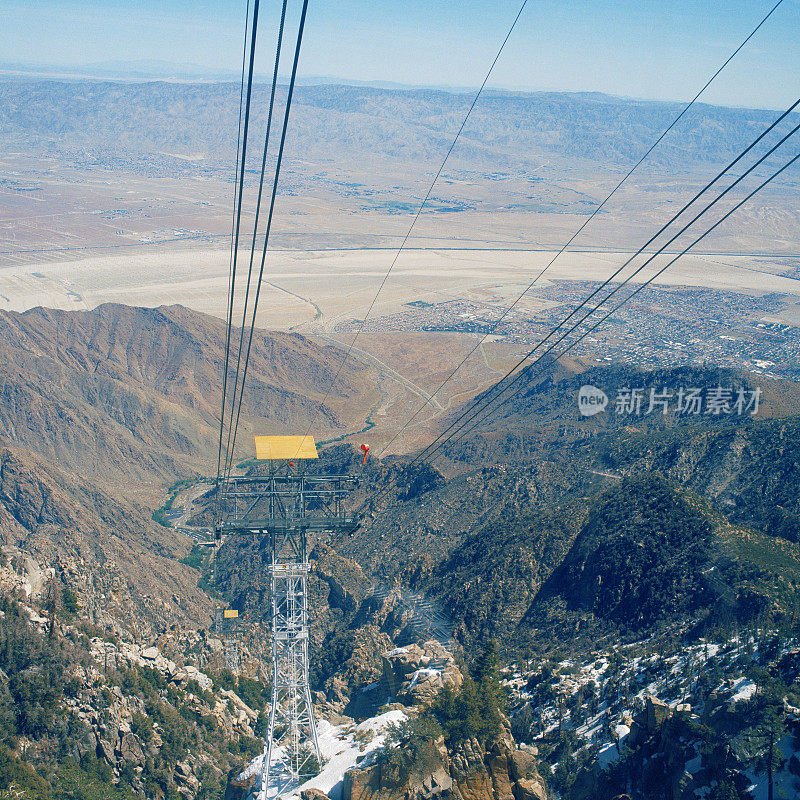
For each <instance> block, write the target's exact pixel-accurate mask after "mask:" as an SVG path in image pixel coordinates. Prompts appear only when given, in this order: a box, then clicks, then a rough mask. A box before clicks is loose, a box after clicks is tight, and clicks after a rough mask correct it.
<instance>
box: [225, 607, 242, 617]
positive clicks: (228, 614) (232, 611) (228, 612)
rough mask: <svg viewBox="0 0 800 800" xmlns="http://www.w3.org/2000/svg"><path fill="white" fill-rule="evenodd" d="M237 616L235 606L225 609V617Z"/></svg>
mask: <svg viewBox="0 0 800 800" xmlns="http://www.w3.org/2000/svg"><path fill="white" fill-rule="evenodd" d="M238 616H239V612H238V611H237V610H236V609H235V608H226V609H225V619H236V618H237V617H238Z"/></svg>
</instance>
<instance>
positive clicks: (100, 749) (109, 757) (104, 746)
mask: <svg viewBox="0 0 800 800" xmlns="http://www.w3.org/2000/svg"><path fill="white" fill-rule="evenodd" d="M96 752H97V757H98V758H101V759H103V760H104V761H106V762H108V763H109V764H113V763H114V762H115V761H116V759H115V758H114V746H113V745H112V744H111V742H109V741H108V740H107V739H101V738H100V737H99V736H98V738H97V750H96Z"/></svg>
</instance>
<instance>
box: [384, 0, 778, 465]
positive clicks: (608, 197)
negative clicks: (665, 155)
mask: <svg viewBox="0 0 800 800" xmlns="http://www.w3.org/2000/svg"><path fill="white" fill-rule="evenodd" d="M782 2H783V0H778V2H777V3H775V5H774V6H772V8H771V9H770V10H769V11H768V12H767V14H766V15H765V16H764V17H763V18H762V19H761V21H760V22H759V23H758V25H756V27H755V28H753V30H752V31H751V32H750V33H749V35H748V36H747V37H746V38H745V39H744V40H743V41H742V42H741V44H740V45H739V46H738V47H737V48H736V49H735V50H734V51H733V52H732V53H731V54H730V56H728V58H727V59H726V60H725V61H724V62H723V63H722V64H721V65H720V67H719V68H718V69H717V71H716V72H715V73H714V74H713V75H712V76H711V77H710V78H709V79H708V80H707V81H706V82H705V84H704V85H703V87H702V88H701V89H700V91H699V92H697V94H696V95H695V96H694V97H693V98H692V99H691V100H690V101H689V102H688V103H687V104H686V105H685V106H684V107H683V109H682V110H681V112H680V113H679V114H678V116H677V117H675V119H673V120H672V122H671V123H670V124H669V125H668V126H667V128H666V129H665V130H664V132H663V133H662V134H661V135H660V136H659V137H658V138H657V139H656V140H655V141H654V142H653V144H652V145H650V147H649V148H648V149H647V151H646V152H645V153H644V155H642V157H641V158H640V159H639V160H638V161H637V162H636V163H635V164H634V165H633V166H632V167H631V168H630V169H629V170H628V172H627V173H625V175H624V176H623V177H622V180H620V181H619V183H617V185H616V186H614V188H613V189H612V190H611V191H610V192H609V193H608V194H607V195H606V197H605V199H604V200H603V202H602V203H600V205H598V206H597V207H596V208H595V209H594V210H593V211H592V213H591V214H590V215H589V217H588V218H587V219H586V220H584V222H583V223H582V224H581V225H580V226H579V228H578V229H577V230H576V231H575V233H574V234H572V236H571V237H570V238H569V239H568V240H567V242H566V243H565V244H564V245H563V246H562V247H561V248H560V249H559V250H558V251H557V252H556V254H555V255H554V256H553V257H552V258H551V259H550V261H548V263H547V264H546V265H545V266H544V268H543V269H542V270H541V271H540V272H539V273H537V274H536V276H535V277H534V279H533V280H532V281H531V282H530V283H529V284H528V286H527V287H526V288H525V289H524V291H523V292H522V293H521V294H520V295H519V296H518V297H517V298H516V300H514V302H513V303H512V304H511V305H510V306H507V307H506V308H504V309H503V310H502V312H501V314H500V316H499V317H498V318H497V319H496V320H495V321H494V322H493V323H492V325H491V327H490V328H489V330H487V331H486V332H485V333H484V334H483V336H482V337H481V338H480V339H479V340H478V342H477V344H476V345H475V346H474V347H473V348H472V349H471V350H469V351H468V352H467V354H466V355H465V356H464V357H463V358H462V359H461V360H460V361H459V362H458V364H456V366H455V369H453V371H452V372H451V373H450V374H449V375H448V376H447V377H446V378H445V379H444V380H443V381H442V382H441V383H440V384H439V386H438V387H437V388H436V390H435V391H434V392H433V394H431V395H429V397H428V398H426V400H425V402H424V403H422V405H420V406H419V408H417V409H416V411H414V413H413V414H412V415H411V416H410V417H409V418H408V419H407V420H406V422H405V423H404V424H403V425H402V427H401V428H400V429H399V430H398V431H397V433H395V434H394V436H392V438H391V439H390V440H389V441H388V442H387V443H386V444H385V445H384V446H383V449H382V450H381V451H380V452H379V453H378V454H377V455H378V457H380V456H382V455H383V454H384V453H385V452H386V451H387V450H388V449H389V447H390V446H391V444H392V443H393V442H394V441H395V440H396V439H397V438H398V437H399V436H400V435H401V434H402V433H403V431H405V430H406V428H407V427H408V426H409V425H410V424H411V423H412V422H413V421H414V420H415V419H416V418H417V416H418V415H419V414H420V413H421V412H422V411H423V409H424V408H425V407H426V406H427V405H429V404H430V402H431V400H432V399H433V398H434V397H436V395H438V394H439V392H440V391H441V390H442V389H443V388H444V386H445V385H446V384H447V383H449V382H450V381H451V380H452V379H453V377H454V376H455V375H456V373H457V372H458V371H459V370H460V369H461V367H463V366H464V364H465V363H466V362H467V361H468V360H469V359H470V358H471V357H472V355H473V353H475V351H476V350H477V349H478V348H479V347H481V345H483V344H484V342H485V341H486V340H487V339H488V338H489V336H491V335H492V334H493V333H494V331H495V330H496V329H497V328H498V326H499V325H500V323H501V322H502V321H503V320H504V319H505V318H506V317H507V316H508V314H509V313H511V311H513V309H514V308H516V306H517V305H518V304H519V303H520V302H521V301H522V299H523V298H524V297H525V295H526V294H527V293H528V292H529V291H530V290H531V289H532V288H533V287H534V285H535V284H536V283H537V281H538V280H539V278H541V277H542V275H544V273H545V272H547V271H548V270H549V269H550V267H552V266H553V264H554V263H555V262H556V260H557V259H558V258H559V257H560V256H561V255H562V253H564V251H565V250H566V249H567V248H568V247H569V246H570V245H571V244H572V243H573V242H574V241H575V239H577V238H578V236H579V235H580V234H581V233H582V232H583V230H584V228H586V227H587V226H588V225H589V223H590V222H591V221H592V220H593V219H594V218H595V217H596V216H597V215H598V214H599V213H600V211H601V210H602V209H603V208H604V207H605V205H606V204H607V203H608V201H609V200H611V198H612V197H613V196H614V195H615V194H616V193H617V191H618V190H619V189H620V188H621V187H622V185H623V184H624V183H626V181H627V180H628V178H630V176H631V175H632V174H633V173H634V172H635V171H636V170H637V169H638V168H639V167H640V166H641V164H642V163H643V162H644V161H645V160H646V159H647V157H648V156H649V155H650V154H651V153H652V152H653V150H655V149H656V147H658V145H659V144H660V143H661V142H662V141H663V139H664V138H665V137H666V136H667V134H668V133H669V132H670V131H671V130H672V129H673V128H674V127H675V126H676V125H677V124H678V122H679V121H680V120H681V119H682V118H683V117H684V115H685V114H686V112H687V111H689V109H690V108H691V107H692V106H693V105H694V104H695V103H696V102H697V100H698V99H699V98H700V96H701V95H702V94H703V92H705V90H706V89H707V88H708V87H709V86H710V85H711V84H712V82H713V81H714V80H715V79H716V78H717V76H718V75H719V74H720V73H721V72H722V71H723V70H724V69H725V67H727V66H728V64H730V62H731V61H732V60H733V59H734V58H735V56H736V55H737V54H738V53H739V51H740V50H741V49H742V48H743V47H744V46H745V45H746V44H747V43H748V42H749V41H750V39H752V38H753V36H755V34H756V33H757V32H758V30H759V29H760V28H761V27H762V25H764V23H765V22H766V21H767V20H768V19H769V18H770V17H771V16H772V14H773V13H774V12H775V11H776V10H777V8H778V6H780V5H781V3H782ZM787 113H789V112H787ZM742 155H744V153H743V154H742ZM691 202H693V201H690V203H691ZM659 233H661V231H659ZM659 233H657V234H656V235H655V236H654V237H653V239H655V238H656V236H658V235H659ZM651 241H652V239H651ZM648 244H649V242H648ZM612 277H613V276H612ZM601 288H602V287H601Z"/></svg>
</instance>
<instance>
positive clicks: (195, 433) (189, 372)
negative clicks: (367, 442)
mask: <svg viewBox="0 0 800 800" xmlns="http://www.w3.org/2000/svg"><path fill="white" fill-rule="evenodd" d="M0 333H1V334H2V336H1V337H0V340H1V341H2V344H1V345H0V364H1V365H2V369H3V373H4V380H3V386H2V396H0V440H5V441H8V442H10V443H12V442H13V443H14V444H15V445H16V446H20V447H25V448H27V449H28V450H30V451H32V452H34V453H37V454H38V455H40V456H42V457H44V458H45V459H47V460H48V461H49V462H50V463H53V464H57V465H59V466H60V467H61V468H62V469H66V470H70V471H72V472H76V473H78V474H81V475H84V476H90V477H92V478H95V477H96V478H98V479H101V480H102V479H103V478H111V479H114V480H116V481H120V479H122V480H124V481H126V482H131V481H137V480H138V481H148V480H149V481H152V480H154V479H160V480H165V479H166V481H168V482H169V483H172V482H173V481H174V480H175V479H176V478H178V477H180V478H183V477H187V474H191V472H192V471H194V470H196V469H198V468H199V467H201V468H203V471H204V472H206V473H209V472H210V469H209V465H210V464H211V463H212V461H213V463H214V464H216V461H215V458H216V446H217V435H218V425H219V406H220V402H221V392H222V388H221V377H220V376H221V375H222V371H223V364H224V353H225V326H224V323H222V322H221V321H219V320H217V319H215V318H212V317H208V316H205V315H203V314H199V313H197V312H194V311H190V310H189V309H186V308H183V307H182V306H170V307H162V308H157V309H144V308H131V307H127V306H121V305H113V304H108V305H102V306H99V307H98V308H96V309H94V310H93V311H70V312H63V311H53V310H46V309H42V308H35V309H32V310H31V311H27V312H25V313H22V314H18V313H15V312H6V311H4V312H1V313H0ZM340 362H341V353H340V351H338V350H336V349H335V348H332V347H319V346H317V345H314V344H312V343H311V342H309V341H308V340H306V339H304V338H303V337H302V336H299V335H296V334H284V333H274V334H266V333H264V332H260V331H259V332H257V334H256V336H255V338H254V341H253V348H252V354H251V361H250V366H249V369H248V382H247V389H246V392H245V398H244V405H243V409H242V423H243V427H242V430H241V433H240V436H241V439H238V440H237V441H242V442H246V441H248V440H249V434H250V431H251V430H252V429H253V426H255V427H256V428H257V430H258V431H259V432H261V431H264V430H269V431H272V432H280V431H282V430H285V429H293V427H296V426H297V425H298V424H302V423H305V421H306V420H307V419H308V418H310V417H311V415H317V420H318V423H319V428H320V430H322V431H325V430H330V431H336V432H339V431H340V430H341V429H342V428H343V427H344V426H345V424H346V423H347V422H349V421H351V420H349V419H348V418H347V414H346V412H344V411H343V409H342V407H341V403H342V401H345V402H347V403H348V404H349V405H351V406H352V405H357V404H359V403H360V402H366V406H367V407H368V405H369V402H368V401H366V396H367V395H368V394H369V392H370V388H369V383H368V381H369V379H370V377H371V375H370V374H369V370H367V369H366V368H364V367H363V366H360V365H358V364H354V363H353V362H352V361H351V362H349V363H348V364H347V365H346V366H345V368H344V369H343V370H342V372H341V374H340V376H339V379H338V381H337V384H336V386H333V387H331V384H332V381H333V377H334V375H335V374H336V370H337V369H338V367H339V364H340ZM234 367H235V364H234V365H231V375H232V374H233V369H234ZM328 389H332V391H331V394H330V397H329V398H328V401H327V402H326V404H325V405H324V406H323V405H322V398H323V397H324V395H325V394H326V392H327V391H328ZM359 421H360V420H359ZM242 452H245V453H247V454H248V455H249V454H250V453H251V452H252V446H251V444H247V445H246V446H244V447H243V450H242Z"/></svg>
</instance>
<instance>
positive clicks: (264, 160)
mask: <svg viewBox="0 0 800 800" xmlns="http://www.w3.org/2000/svg"><path fill="white" fill-rule="evenodd" d="M286 5H287V0H283V4H282V7H281V21H280V24H279V26H278V42H277V46H276V48H275V67H274V69H273V72H272V88H271V90H270V96H269V109H268V111H267V130H266V133H265V135H264V153H263V155H262V158H261V174H260V176H259V180H258V199H257V200H256V212H255V220H254V222H253V240H252V243H251V245H250V258H249V263H248V266H247V284H246V289H245V295H244V303H243V305H242V327H241V330H240V332H239V350H238V355H237V357H236V371H235V373H234V376H235V380H234V384H233V400H232V402H231V424H230V425H228V441H227V446H226V450H225V452H226V458H225V465H224V471H225V473H228V472H229V471H230V470H229V467H228V461H229V460H231V459H232V458H233V455H232V453H231V433H232V430H233V414H234V409H235V408H236V391H237V387H238V384H239V370H240V367H241V362H242V351H243V349H244V332H245V328H246V327H247V310H248V305H249V298H250V284H251V282H252V275H253V257H254V254H255V249H256V239H257V237H258V220H259V216H260V214H261V199H262V195H263V191H264V174H265V173H266V169H267V153H268V150H269V140H270V134H271V131H272V115H273V111H274V109H275V91H276V87H277V85H278V67H279V66H280V60H281V51H282V48H283V31H284V25H285V23H286ZM242 390H244V384H242Z"/></svg>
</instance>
